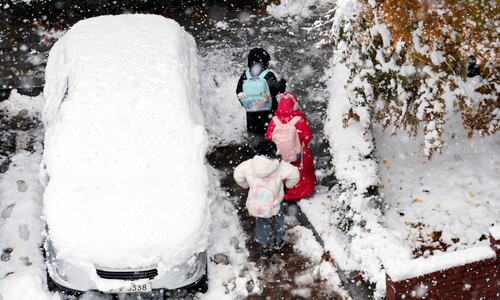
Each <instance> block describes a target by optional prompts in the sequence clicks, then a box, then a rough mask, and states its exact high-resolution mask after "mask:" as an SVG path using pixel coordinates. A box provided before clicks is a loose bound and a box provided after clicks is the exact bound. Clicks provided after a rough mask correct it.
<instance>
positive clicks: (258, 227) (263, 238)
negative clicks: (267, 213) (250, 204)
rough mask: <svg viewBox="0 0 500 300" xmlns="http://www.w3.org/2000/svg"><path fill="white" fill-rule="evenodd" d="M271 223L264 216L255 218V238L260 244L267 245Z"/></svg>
mask: <svg viewBox="0 0 500 300" xmlns="http://www.w3.org/2000/svg"><path fill="white" fill-rule="evenodd" d="M270 229H271V225H270V222H269V219H266V218H256V219H255V240H256V241H257V243H259V244H261V245H267V244H268V243H269V231H270Z"/></svg>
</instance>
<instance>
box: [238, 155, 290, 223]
mask: <svg viewBox="0 0 500 300" xmlns="http://www.w3.org/2000/svg"><path fill="white" fill-rule="evenodd" d="M281 167H282V165H281V163H280V164H279V165H278V168H277V169H276V170H275V171H274V172H273V173H272V174H271V175H269V176H268V177H265V178H257V180H256V181H255V182H254V183H253V184H252V185H250V191H249V192H248V197H247V203H246V207H247V209H248V213H249V214H250V215H251V216H254V217H258V218H271V217H272V216H275V215H277V214H278V212H279V210H280V204H281V201H280V199H279V196H278V195H279V190H278V186H276V183H275V180H276V178H277V177H278V176H279V175H280V171H281Z"/></svg>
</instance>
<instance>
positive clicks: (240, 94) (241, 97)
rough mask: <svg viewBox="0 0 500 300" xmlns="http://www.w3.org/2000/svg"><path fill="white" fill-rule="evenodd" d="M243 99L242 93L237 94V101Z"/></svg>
mask: <svg viewBox="0 0 500 300" xmlns="http://www.w3.org/2000/svg"><path fill="white" fill-rule="evenodd" d="M244 98H245V94H243V93H238V100H240V101H241V100H243V99H244Z"/></svg>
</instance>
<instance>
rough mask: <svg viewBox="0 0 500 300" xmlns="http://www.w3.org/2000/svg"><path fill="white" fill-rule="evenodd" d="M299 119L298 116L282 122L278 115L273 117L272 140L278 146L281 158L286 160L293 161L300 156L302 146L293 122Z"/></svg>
mask: <svg viewBox="0 0 500 300" xmlns="http://www.w3.org/2000/svg"><path fill="white" fill-rule="evenodd" d="M299 120H300V117H299V116H295V117H293V118H292V119H291V120H290V122H288V123H282V122H281V121H280V120H279V119H278V117H276V116H275V117H273V121H274V124H276V127H275V128H274V130H273V134H272V140H273V142H274V143H275V144H276V146H277V147H278V150H279V153H280V155H281V158H282V159H283V160H284V161H286V162H294V161H296V160H297V159H299V158H300V154H301V153H302V146H301V145H300V140H299V134H298V133H297V128H295V124H297V122H298V121H299Z"/></svg>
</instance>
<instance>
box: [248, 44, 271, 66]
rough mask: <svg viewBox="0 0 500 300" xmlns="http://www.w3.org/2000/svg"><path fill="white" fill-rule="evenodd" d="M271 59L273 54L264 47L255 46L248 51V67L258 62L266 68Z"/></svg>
mask: <svg viewBox="0 0 500 300" xmlns="http://www.w3.org/2000/svg"><path fill="white" fill-rule="evenodd" d="M270 60H271V56H269V53H267V51H266V50H264V49H262V48H253V49H252V50H250V53H248V67H249V68H251V67H252V66H253V65H254V64H256V63H261V64H262V68H263V69H264V70H265V69H267V68H268V67H269V61H270Z"/></svg>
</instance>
